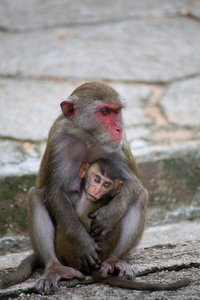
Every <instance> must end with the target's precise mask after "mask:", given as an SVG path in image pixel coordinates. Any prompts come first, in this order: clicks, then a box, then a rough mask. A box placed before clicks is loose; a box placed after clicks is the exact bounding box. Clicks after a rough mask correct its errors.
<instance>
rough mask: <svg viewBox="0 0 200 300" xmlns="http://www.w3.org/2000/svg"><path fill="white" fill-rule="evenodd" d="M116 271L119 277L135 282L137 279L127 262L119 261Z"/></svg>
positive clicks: (116, 264)
mask: <svg viewBox="0 0 200 300" xmlns="http://www.w3.org/2000/svg"><path fill="white" fill-rule="evenodd" d="M115 269H116V270H118V271H119V274H118V277H120V278H124V279H129V280H133V279H134V278H135V272H134V271H133V270H132V269H131V266H130V265H129V264H128V263H126V262H125V261H121V260H119V261H117V262H116V263H115Z"/></svg>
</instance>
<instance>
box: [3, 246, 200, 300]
mask: <svg viewBox="0 0 200 300" xmlns="http://www.w3.org/2000/svg"><path fill="white" fill-rule="evenodd" d="M128 262H129V263H130V264H131V265H132V266H133V268H134V269H135V271H136V276H137V277H136V279H137V280H144V281H147V282H149V281H151V282H152V281H153V282H173V281H177V280H179V279H183V278H189V279H191V280H192V282H191V284H190V285H189V286H188V287H184V288H182V289H179V290H177V291H162V292H161V291H159V292H148V291H135V290H127V289H121V288H111V287H108V286H104V285H102V284H93V285H86V286H85V285H82V284H81V282H80V281H78V282H77V281H75V283H74V285H75V287H73V288H72V287H71V288H66V285H67V284H70V282H68V283H63V284H62V285H61V287H60V288H59V289H58V291H57V292H56V294H55V295H52V296H51V299H66V297H67V299H94V298H95V299H179V298H178V297H181V298H180V299H198V297H199V295H200V292H199V279H200V273H199V266H200V259H199V242H198V241H196V242H194V243H182V244H176V245H172V244H167V245H163V246H155V247H150V248H145V249H139V250H137V251H135V252H134V253H132V254H131V255H130V256H129V257H128ZM147 275H148V276H147ZM39 276H40V274H36V275H35V276H34V278H30V279H29V280H27V281H26V282H25V283H22V284H20V285H16V286H15V287H12V288H9V289H7V290H1V291H0V297H2V298H3V297H5V295H7V297H9V295H12V296H13V295H15V296H17V295H19V298H22V299H28V297H30V294H28V295H27V294H26V293H27V292H29V293H31V299H41V298H40V297H41V295H36V294H34V293H33V292H34V282H35V280H36V279H37V278H38V277H39ZM138 276H139V277H140V278H138ZM77 284H78V285H77ZM48 297H49V296H43V299H49V298H48ZM14 299H17V298H15V297H14Z"/></svg>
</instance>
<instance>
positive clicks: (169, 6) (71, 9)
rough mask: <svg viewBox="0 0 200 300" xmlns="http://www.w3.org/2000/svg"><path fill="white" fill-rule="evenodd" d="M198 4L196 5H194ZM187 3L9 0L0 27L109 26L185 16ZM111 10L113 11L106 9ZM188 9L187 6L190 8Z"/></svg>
mask: <svg viewBox="0 0 200 300" xmlns="http://www.w3.org/2000/svg"><path fill="white" fill-rule="evenodd" d="M196 2H197V4H196ZM190 4H191V1H190V0H177V1H176V2H175V3H174V1H173V0H168V1H162V2H160V1H159V0H150V1H149V0H144V1H138V2H130V1H128V0H118V1H114V0H111V1H104V2H103V3H102V2H101V1H95V2H94V1H92V0H86V1H84V2H81V1H73V2H72V1H69V0H66V1H62V0H58V1H56V4H55V2H54V1H53V0H50V1H47V2H46V1H39V0H32V1H30V2H29V3H28V4H27V2H26V1H25V0H20V1H17V2H16V3H13V2H12V0H8V1H7V0H2V1H1V10H0V25H1V27H2V28H4V29H5V30H6V29H7V30H33V29H38V28H48V27H56V26H64V25H65V26H66V25H72V24H80V25H81V24H84V23H86V24H87V23H91V24H92V23H94V22H100V23H101V22H102V21H103V22H106V21H107V22H109V21H113V20H116V21H117V20H119V19H121V18H122V19H126V18H137V17H152V16H154V15H155V16H160V15H161V16H162V15H164V14H167V15H169V16H171V15H175V14H177V13H180V12H181V11H182V10H183V11H184V12H187V11H188V10H187V6H188V5H190ZM196 5H198V1H192V7H191V10H192V9H194V7H195V10H196V9H197V8H196ZM110 7H112V9H109V8H110ZM189 7H190V6H189Z"/></svg>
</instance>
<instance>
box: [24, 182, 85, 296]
mask: <svg viewBox="0 0 200 300" xmlns="http://www.w3.org/2000/svg"><path fill="white" fill-rule="evenodd" d="M43 195H44V189H38V188H36V187H33V188H32V189H31V190H30V191H29V212H28V222H29V224H28V225H29V234H30V239H31V242H32V245H33V249H34V250H35V252H36V253H37V254H38V255H39V257H40V259H41V261H42V263H43V264H44V266H45V272H44V275H43V276H42V277H41V278H40V279H39V280H38V282H37V284H36V288H37V290H38V292H39V293H43V292H44V293H45V294H49V293H51V292H54V291H55V290H56V288H57V282H58V281H59V280H60V279H61V278H64V279H72V278H80V279H83V278H84V276H83V275H82V274H81V273H80V272H79V271H77V270H75V269H73V268H69V267H65V266H63V265H62V264H61V263H60V262H59V261H58V259H57V257H56V253H55V248H54V239H55V228H54V225H53V223H52V220H51V218H50V216H49V213H48V211H47V209H46V207H45V206H44V204H43Z"/></svg>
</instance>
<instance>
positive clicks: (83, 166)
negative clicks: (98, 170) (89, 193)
mask: <svg viewBox="0 0 200 300" xmlns="http://www.w3.org/2000/svg"><path fill="white" fill-rule="evenodd" d="M89 166H90V163H89V162H88V161H83V162H82V164H81V166H80V169H79V172H78V176H79V178H84V177H85V173H86V171H87V169H88V168H89Z"/></svg>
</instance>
